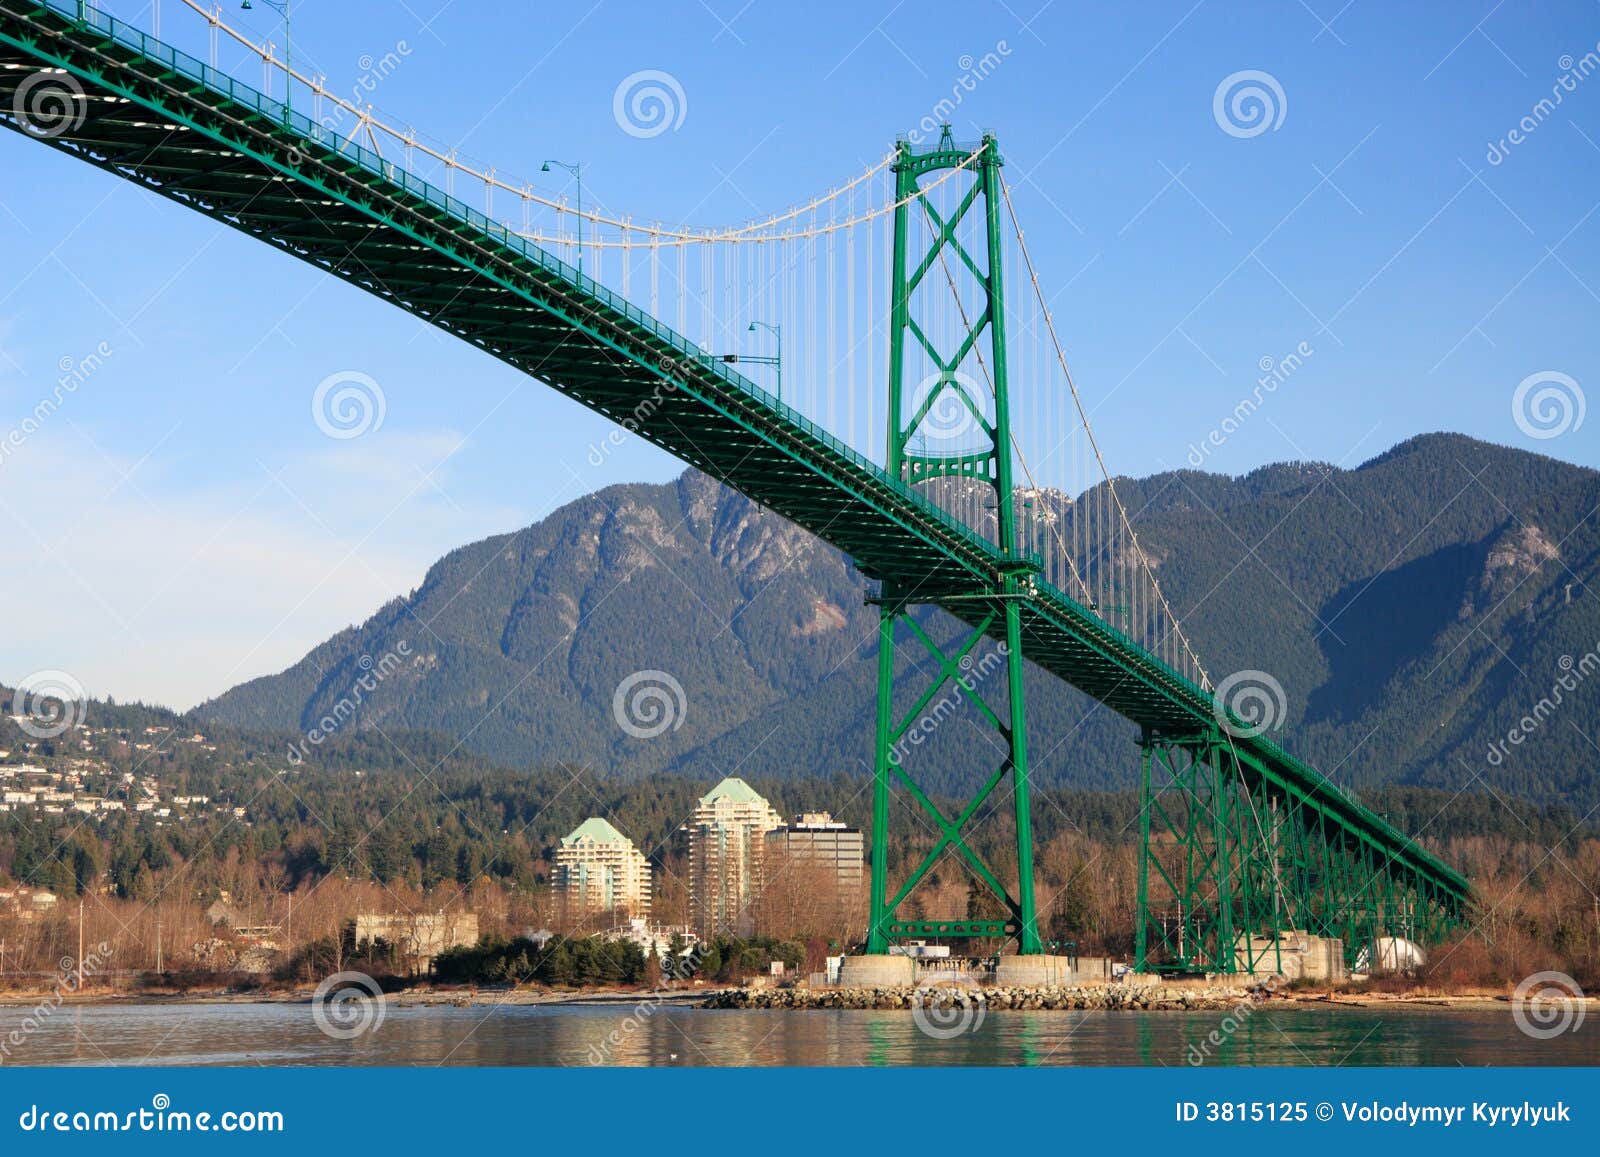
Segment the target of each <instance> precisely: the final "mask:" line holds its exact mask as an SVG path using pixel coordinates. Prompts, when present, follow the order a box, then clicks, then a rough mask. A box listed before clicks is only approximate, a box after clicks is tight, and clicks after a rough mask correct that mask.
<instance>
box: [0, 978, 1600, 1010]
mask: <svg viewBox="0 0 1600 1157" xmlns="http://www.w3.org/2000/svg"><path fill="white" fill-rule="evenodd" d="M315 994H316V990H315V989H314V988H313V987H310V986H306V987H301V988H293V989H275V990H263V991H254V992H228V991H188V992H181V991H172V992H88V993H82V994H79V993H63V992H60V991H59V990H38V991H33V992H25V991H14V992H4V993H0V1011H3V1010H6V1009H32V1008H36V1007H38V1006H40V1005H42V1004H52V1005H56V1004H59V1005H63V1006H64V1005H72V1006H75V1007H83V1006H89V1005H106V1006H133V1007H139V1006H152V1007H155V1006H163V1005H257V1004H310V1003H311V1002H312V1001H313V1000H314V999H315ZM385 999H386V1001H387V1002H388V1003H389V1004H390V1005H391V1006H392V1007H395V1008H402V1009H404V1008H440V1007H456V1008H482V1007H490V1006H496V1005H515V1006H551V1007H606V1006H615V1007H618V1008H632V1007H635V1006H638V1005H641V1004H650V1005H669V1006H673V1007H683V1008H699V1009H705V1010H707V1011H772V1012H786V1011H794V1012H802V1011H841V1010H850V1011H869V1010H873V1011H894V1010H900V1011H909V1010H911V1009H913V1008H916V1007H922V1008H929V1007H951V1006H955V1007H960V1006H961V1005H963V1004H969V1003H970V1004H980V1003H981V1004H982V1005H983V1006H984V1007H985V1008H987V1009H988V1010H990V1011H1043V1012H1051V1011H1063V1012H1064V1011H1127V1012H1198V1011H1225V1010H1228V1009H1233V1008H1237V1007H1239V1006H1240V1005H1242V1004H1267V1003H1271V1004H1272V1005H1274V1006H1276V1007H1279V1008H1283V1009H1289V1008H1297V1007H1298V1008H1303V1009H1307V1010H1314V1009H1349V1010H1352V1011H1361V1010H1372V1009H1385V1010H1392V1009H1401V1008H1413V1009H1429V1008H1434V1009H1447V1010H1451V1011H1456V1012H1509V1011H1511V1010H1512V1009H1513V1007H1514V1003H1513V1001H1512V998H1511V997H1510V996H1509V995H1507V994H1504V993H1496V992H1487V991H1482V990H1478V991H1472V992H1454V993H1446V992H1438V991H1435V990H1430V989H1419V990H1418V991H1416V992H1359V991H1351V990H1349V989H1340V988H1330V989H1322V990H1304V991H1293V992H1269V993H1266V994H1265V995H1263V993H1262V991H1261V989H1259V988H1249V987H1244V986H1239V985H1217V984H1202V983H1198V982H1188V983H1185V982H1173V983H1166V984H1163V983H1159V982H1158V983H1149V984H1089V985H1061V986H1057V985H1045V986H1034V987H1021V986H1006V987H989V988H977V987H975V986H971V985H962V984H945V985H937V984H935V985H926V986H921V987H897V988H873V989H866V988H816V989H811V988H798V987H797V988H750V987H736V986H729V987H723V988H716V989H709V988H707V989H687V990H685V989H674V990H652V989H646V988H596V989H579V990H573V991H561V990H549V989H535V988H481V987H480V988H460V989H455V988H426V989H415V990H402V991H398V992H393V993H388V994H386V997H385ZM1585 1004H1586V1005H1592V1006H1595V1008H1596V1011H1600V998H1595V997H1589V998H1586V1000H1585Z"/></svg>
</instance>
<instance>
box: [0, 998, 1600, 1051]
mask: <svg viewBox="0 0 1600 1157" xmlns="http://www.w3.org/2000/svg"><path fill="white" fill-rule="evenodd" d="M630 1012H631V1009H630V1008H627V1007H624V1008H611V1007H550V1006H544V1007H529V1006H510V1005H508V1006H504V1007H498V1008H496V1007H494V1006H492V1005H484V1006H479V1007H476V1008H399V1007H396V1006H393V1005H390V1006H388V1007H387V1008H386V1009H385V1012H384V1017H383V1020H382V1023H381V1024H380V1025H378V1027H377V1028H376V1029H375V1030H374V1031H369V1032H367V1033H365V1034H363V1035H362V1036H360V1037H358V1038H355V1039H352V1040H334V1039H330V1038H329V1037H328V1036H326V1035H324V1034H323V1032H322V1031H321V1030H319V1029H318V1027H317V1025H316V1023H315V1022H314V1021H313V1019H312V1013H311V1006H310V1005H309V1004H228V1005H198V1004H191V1005H184V1004H170V1005H156V1006H152V1005H144V1006H134V1005H114V1006H106V1005H102V1006H97V1007H63V1008H59V1009H56V1010H55V1011H54V1012H52V1013H50V1014H49V1016H48V1017H46V1018H44V1023H43V1025H42V1026H41V1027H39V1028H38V1029H36V1030H34V1031H31V1032H27V1031H26V1030H25V1029H24V1024H23V1022H24V1020H25V1019H27V1018H28V1017H29V1016H30V1015H31V1013H32V1010H30V1009H26V1008H15V1007H7V1008H0V1042H5V1041H6V1038H7V1037H9V1035H10V1033H11V1032H12V1031H13V1030H23V1031H25V1032H26V1035H25V1036H24V1038H23V1039H22V1041H21V1043H20V1044H11V1045H9V1048H10V1054H9V1056H8V1057H5V1058H4V1059H3V1063H5V1064H26V1065H57V1064H84V1065H104V1064H138V1065H250V1064H263V1065H343V1064H357V1065H441V1064H444V1065H589V1064H596V1063H606V1064H617V1065H910V1064H916V1065H1018V1064H1028V1065H1032V1064H1040V1065H1184V1064H1186V1063H1189V1058H1192V1057H1194V1056H1196V1055H1197V1054H1196V1053H1195V1052H1194V1051H1193V1050H1192V1046H1193V1047H1195V1048H1198V1047H1203V1046H1204V1043H1205V1040H1206V1037H1207V1036H1208V1034H1210V1033H1211V1032H1212V1031H1214V1030H1216V1029H1217V1028H1218V1027H1219V1025H1220V1024H1221V1022H1222V1019H1223V1017H1224V1015H1225V1014H1222V1013H1211V1012H1208V1013H1198V1012H1197V1013H1174V1012H1154V1013H1135V1012H1111V1013H1105V1012H1091V1013H1081V1012H1010V1011H998V1012H991V1013H989V1014H988V1015H987V1016H986V1017H984V1018H983V1021H982V1023H981V1024H977V1023H968V1024H966V1025H965V1026H964V1031H961V1032H960V1033H959V1034H958V1035H955V1036H952V1037H950V1038H948V1039H937V1038H934V1037H931V1036H929V1035H928V1034H927V1033H925V1032H923V1031H921V1030H920V1029H919V1028H918V1026H917V1024H916V1022H915V1021H914V1020H913V1018H912V1016H911V1014H910V1013H906V1012H842V1011H841V1012H823V1011H807V1012H746V1011H737V1012H735V1011H709V1010H705V1011H702V1010H696V1009H682V1008H661V1007H655V1008H652V1009H651V1010H650V1011H649V1013H648V1015H645V1016H635V1017H633V1018H632V1019H631V1020H630ZM1596 1019H1597V1018H1593V1017H1591V1018H1590V1023H1586V1024H1585V1025H1583V1026H1582V1027H1581V1028H1580V1029H1579V1030H1578V1031H1577V1032H1569V1033H1566V1034H1563V1035H1562V1036H1560V1037H1557V1038H1554V1039H1552V1040H1533V1039H1530V1038H1529V1037H1526V1036H1524V1035H1523V1034H1522V1033H1521V1032H1519V1031H1518V1030H1517V1028H1516V1026H1515V1024H1514V1023H1513V1022H1512V1019H1511V1016H1510V1014H1509V1012H1508V1011H1494V1012H1460V1011H1451V1010H1445V1009H1437V1010H1432V1009H1418V1008H1408V1009H1374V1010H1355V1009H1343V1010H1338V1011H1333V1010H1323V1009H1306V1008H1282V1009H1279V1008H1264V1009H1260V1010H1258V1011H1256V1012H1255V1013H1254V1015H1253V1016H1251V1017H1250V1018H1249V1019H1248V1020H1247V1021H1246V1022H1245V1023H1244V1024H1242V1025H1241V1026H1240V1027H1239V1028H1238V1029H1237V1031H1236V1032H1235V1033H1234V1034H1233V1036H1232V1037H1231V1039H1229V1040H1228V1041H1227V1042H1226V1043H1225V1044H1224V1045H1223V1046H1222V1047H1221V1048H1220V1049H1215V1050H1214V1051H1213V1054H1212V1058H1211V1059H1210V1060H1209V1061H1206V1063H1211V1064H1217V1063H1220V1064H1235V1065H1305V1064H1318V1065H1321V1064H1346V1065H1454V1064H1464V1065H1485V1064H1513V1065H1578V1064H1588V1065H1593V1064H1600V1024H1597V1023H1593V1022H1594V1021H1595V1020H1596ZM953 1027H963V1026H962V1025H961V1024H959V1023H958V1024H957V1025H955V1026H953ZM613 1034H615V1036H613Z"/></svg>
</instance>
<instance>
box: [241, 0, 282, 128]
mask: <svg viewBox="0 0 1600 1157" xmlns="http://www.w3.org/2000/svg"><path fill="white" fill-rule="evenodd" d="M261 3H263V4H265V5H266V6H267V7H268V8H271V9H272V10H273V11H274V12H277V13H279V14H280V15H281V16H282V17H283V120H284V123H285V124H288V123H289V115H290V114H291V113H292V112H293V111H294V104H293V102H294V64H293V63H292V61H291V57H292V56H293V55H294V49H293V43H294V42H293V39H292V35H291V33H290V32H289V0H261ZM254 10H255V5H254V4H252V3H251V2H250V0H239V11H241V12H252V11H254Z"/></svg>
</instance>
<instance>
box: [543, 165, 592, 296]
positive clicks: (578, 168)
mask: <svg viewBox="0 0 1600 1157" xmlns="http://www.w3.org/2000/svg"><path fill="white" fill-rule="evenodd" d="M551 165H554V166H555V167H556V168H558V169H565V170H566V171H567V172H569V173H571V174H572V179H573V180H574V181H575V182H576V183H577V186H578V273H579V274H580V275H581V274H582V273H583V162H582V161H573V162H571V163H570V164H569V163H568V162H566V161H546V162H545V163H544V164H542V165H540V166H539V171H540V172H541V173H548V172H549V171H550V166H551Z"/></svg>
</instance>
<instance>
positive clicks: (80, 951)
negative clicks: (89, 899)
mask: <svg viewBox="0 0 1600 1157" xmlns="http://www.w3.org/2000/svg"><path fill="white" fill-rule="evenodd" d="M78 991H79V992H82V991H83V897H82V896H79V897H78Z"/></svg>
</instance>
